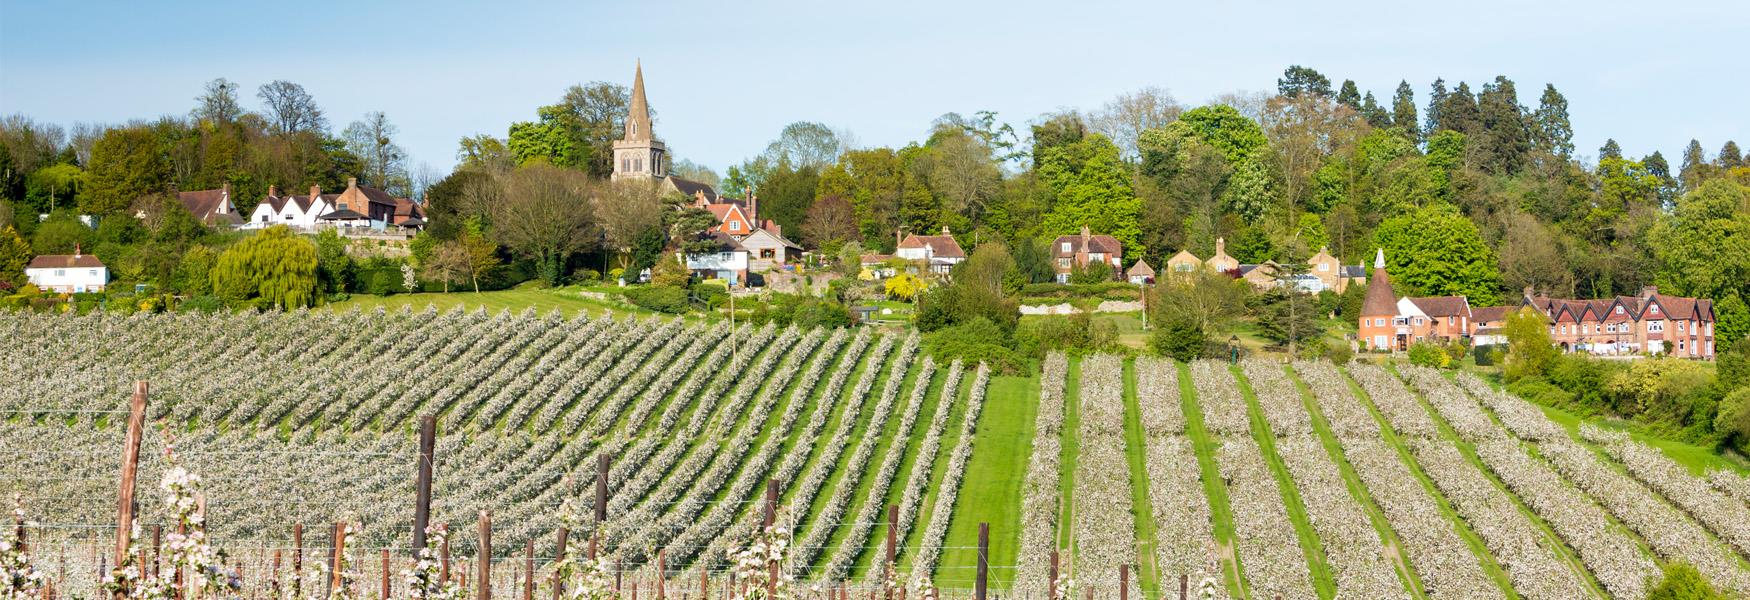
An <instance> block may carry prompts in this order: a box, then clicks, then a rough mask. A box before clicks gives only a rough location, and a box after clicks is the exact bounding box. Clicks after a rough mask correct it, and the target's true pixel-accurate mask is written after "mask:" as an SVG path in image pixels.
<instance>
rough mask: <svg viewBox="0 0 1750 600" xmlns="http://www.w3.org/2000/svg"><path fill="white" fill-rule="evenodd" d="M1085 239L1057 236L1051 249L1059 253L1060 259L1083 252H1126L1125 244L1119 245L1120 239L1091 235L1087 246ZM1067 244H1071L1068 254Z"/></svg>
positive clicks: (1072, 236) (1077, 236)
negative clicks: (1083, 242) (1066, 250)
mask: <svg viewBox="0 0 1750 600" xmlns="http://www.w3.org/2000/svg"><path fill="white" fill-rule="evenodd" d="M1083 239H1084V238H1083V237H1082V236H1081V235H1060V236H1057V241H1055V242H1053V243H1052V244H1051V248H1052V250H1054V251H1056V252H1057V256H1058V257H1060V258H1061V257H1067V256H1075V255H1076V254H1079V253H1082V252H1103V253H1106V254H1118V253H1121V252H1123V251H1124V244H1122V243H1119V242H1118V238H1115V237H1112V236H1109V235H1104V234H1101V235H1089V236H1087V238H1086V240H1087V244H1086V246H1084V245H1083V244H1082V241H1083ZM1065 243H1067V244H1069V251H1068V252H1065V251H1064V250H1063V245H1064V244H1065Z"/></svg>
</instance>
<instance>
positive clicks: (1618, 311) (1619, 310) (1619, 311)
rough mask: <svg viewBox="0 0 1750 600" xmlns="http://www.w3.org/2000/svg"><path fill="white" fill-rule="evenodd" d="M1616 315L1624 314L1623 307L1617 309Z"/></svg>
mask: <svg viewBox="0 0 1750 600" xmlns="http://www.w3.org/2000/svg"><path fill="white" fill-rule="evenodd" d="M1616 314H1619V315H1620V314H1622V307H1621V306H1618V307H1616Z"/></svg>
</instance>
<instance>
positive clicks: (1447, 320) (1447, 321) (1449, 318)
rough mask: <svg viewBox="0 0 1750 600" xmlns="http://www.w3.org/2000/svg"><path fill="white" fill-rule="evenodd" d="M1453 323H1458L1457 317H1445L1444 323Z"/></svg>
mask: <svg viewBox="0 0 1750 600" xmlns="http://www.w3.org/2000/svg"><path fill="white" fill-rule="evenodd" d="M1455 323H1458V317H1447V318H1446V324H1447V325H1452V324H1455Z"/></svg>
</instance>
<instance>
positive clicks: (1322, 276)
mask: <svg viewBox="0 0 1750 600" xmlns="http://www.w3.org/2000/svg"><path fill="white" fill-rule="evenodd" d="M1306 264H1307V272H1306V273H1303V274H1299V275H1294V276H1291V279H1292V280H1291V281H1288V282H1286V283H1285V282H1283V281H1282V278H1281V277H1279V274H1280V272H1281V265H1279V264H1277V263H1276V262H1275V261H1268V260H1267V261H1264V262H1263V263H1259V264H1241V263H1240V261H1239V260H1237V259H1235V258H1234V257H1232V256H1228V254H1227V240H1226V239H1223V238H1216V239H1215V255H1214V256H1211V257H1209V260H1203V259H1200V258H1197V255H1195V254H1192V253H1191V251H1189V250H1180V251H1179V253H1178V254H1174V255H1173V256H1172V257H1171V258H1168V259H1167V272H1168V273H1172V274H1186V273H1193V272H1196V271H1197V270H1199V269H1209V270H1212V271H1215V272H1218V273H1229V274H1232V275H1234V276H1235V277H1238V278H1241V279H1244V280H1246V282H1247V283H1250V284H1252V287H1254V288H1257V289H1260V290H1263V289H1269V288H1271V287H1273V286H1278V285H1292V286H1293V287H1294V288H1295V289H1297V290H1300V291H1302V292H1306V293H1308V294H1317V293H1319V292H1323V291H1325V290H1330V291H1333V292H1336V293H1339V294H1341V293H1343V291H1344V290H1347V289H1349V286H1350V285H1352V284H1362V283H1366V282H1367V270H1366V268H1365V267H1363V266H1361V265H1344V264H1342V262H1341V261H1339V260H1337V258H1336V257H1334V256H1332V255H1331V253H1330V250H1329V249H1328V248H1324V247H1320V248H1319V252H1318V254H1314V255H1313V256H1312V258H1309V259H1307V261H1306Z"/></svg>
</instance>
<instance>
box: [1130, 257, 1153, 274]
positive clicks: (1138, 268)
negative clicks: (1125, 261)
mask: <svg viewBox="0 0 1750 600" xmlns="http://www.w3.org/2000/svg"><path fill="white" fill-rule="evenodd" d="M1124 273H1125V274H1126V275H1154V274H1155V269H1154V267H1151V266H1148V261H1146V260H1139V261H1136V264H1134V265H1130V268H1129V269H1127V270H1125V271H1124Z"/></svg>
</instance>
